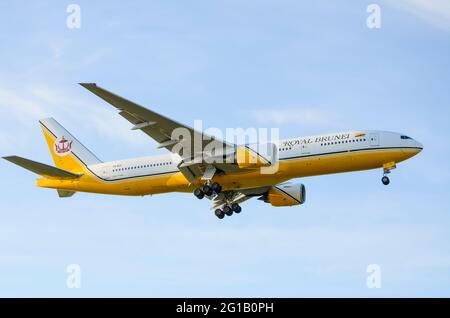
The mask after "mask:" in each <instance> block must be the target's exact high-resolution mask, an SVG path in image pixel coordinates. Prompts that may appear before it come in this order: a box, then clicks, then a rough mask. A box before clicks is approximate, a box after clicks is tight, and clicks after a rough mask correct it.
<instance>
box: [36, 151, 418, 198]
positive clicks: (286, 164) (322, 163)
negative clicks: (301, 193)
mask: <svg viewBox="0 0 450 318" xmlns="http://www.w3.org/2000/svg"><path fill="white" fill-rule="evenodd" d="M419 151H420V149H418V148H411V147H405V148H403V147H390V148H381V147H380V148H372V149H361V150H348V151H339V152H336V153H326V154H313V155H305V156H297V157H294V158H280V160H279V161H278V167H276V169H275V170H276V171H275V172H273V173H270V174H263V173H261V171H260V170H259V169H255V170H252V171H249V172H240V173H231V174H230V173H229V174H224V175H217V176H215V177H214V179H213V181H216V182H218V183H220V184H221V185H222V188H223V189H224V190H234V189H244V188H254V187H261V186H270V185H276V184H278V183H280V182H284V181H287V180H289V179H292V178H301V177H308V176H316V175H324V174H332V173H341V172H350V171H358V170H367V169H375V168H381V167H383V166H384V165H386V164H388V163H392V164H395V163H398V162H401V161H404V160H406V159H408V158H410V157H412V156H414V155H415V154H417V153H418V152H419ZM81 169H82V171H78V172H80V173H83V176H81V177H80V178H78V179H68V180H56V179H47V178H40V179H38V180H37V185H38V186H40V187H45V188H54V189H64V190H71V191H81V192H93V193H104V194H116V195H148V194H156V193H165V192H191V191H193V190H194V189H195V188H196V187H198V186H199V185H200V181H197V182H194V183H192V184H189V182H188V180H186V178H185V177H184V176H183V174H182V173H181V172H176V171H173V172H167V173H162V174H157V175H152V176H135V177H132V178H127V179H123V180H116V181H115V180H108V181H105V180H102V179H101V178H99V177H97V176H95V175H94V174H92V173H91V171H90V170H89V169H88V167H84V166H82V167H81Z"/></svg>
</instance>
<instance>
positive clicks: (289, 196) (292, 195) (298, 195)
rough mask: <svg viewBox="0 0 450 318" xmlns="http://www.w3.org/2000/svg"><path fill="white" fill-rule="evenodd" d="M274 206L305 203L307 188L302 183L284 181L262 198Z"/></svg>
mask: <svg viewBox="0 0 450 318" xmlns="http://www.w3.org/2000/svg"><path fill="white" fill-rule="evenodd" d="M261 199H262V200H263V201H264V202H266V203H270V204H272V205H273V206H293V205H299V204H303V203H305V200H306V189H305V186H304V185H303V184H301V183H282V184H279V185H276V186H273V187H271V188H270V189H269V191H268V192H267V193H266V194H264V196H263V197H262V198H261Z"/></svg>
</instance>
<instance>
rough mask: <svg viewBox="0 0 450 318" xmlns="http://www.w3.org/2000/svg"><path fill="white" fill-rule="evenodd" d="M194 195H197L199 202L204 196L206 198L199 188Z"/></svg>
mask: <svg viewBox="0 0 450 318" xmlns="http://www.w3.org/2000/svg"><path fill="white" fill-rule="evenodd" d="M194 195H195V196H196V197H197V198H198V199H199V200H201V199H203V198H204V196H205V194H204V193H203V191H202V189H200V188H197V189H195V190H194Z"/></svg>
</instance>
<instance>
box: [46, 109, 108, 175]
mask: <svg viewBox="0 0 450 318" xmlns="http://www.w3.org/2000/svg"><path fill="white" fill-rule="evenodd" d="M39 123H40V124H41V127H42V132H43V133H44V137H45V140H46V141H47V145H48V149H49V150H50V153H51V155H52V158H53V161H54V162H55V165H56V167H58V168H61V169H64V170H67V171H71V172H75V173H83V172H86V170H87V169H86V166H89V165H93V164H98V163H101V161H100V160H99V159H98V158H97V157H96V156H95V155H94V154H93V153H92V152H90V151H89V150H88V149H87V148H86V147H84V146H83V145H82V144H81V143H80V142H79V141H78V140H77V139H76V138H75V137H73V136H72V135H71V134H70V133H69V132H68V131H67V130H66V129H64V127H63V126H61V125H60V124H59V123H58V122H57V121H56V120H55V119H53V118H45V119H41V120H40V121H39Z"/></svg>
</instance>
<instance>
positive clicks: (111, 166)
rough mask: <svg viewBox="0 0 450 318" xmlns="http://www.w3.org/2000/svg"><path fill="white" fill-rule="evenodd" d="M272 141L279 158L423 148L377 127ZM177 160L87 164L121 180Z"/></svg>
mask: <svg viewBox="0 0 450 318" xmlns="http://www.w3.org/2000/svg"><path fill="white" fill-rule="evenodd" d="M274 143H275V144H276V145H277V147H278V150H279V152H278V156H279V160H280V161H282V160H286V159H291V158H301V157H310V156H315V155H325V154H333V153H340V152H351V151H359V150H368V149H394V148H416V149H419V150H420V149H422V148H423V146H422V144H421V143H419V142H418V141H416V140H414V139H412V138H410V137H408V136H406V135H404V134H400V133H394V132H388V131H376V130H365V131H352V132H342V133H332V134H325V135H316V136H307V137H297V138H291V139H284V140H280V141H275V142H274ZM180 161H181V158H180V157H179V156H177V155H174V154H167V155H160V156H149V157H141V158H133V159H125V160H117V161H111V162H105V163H99V164H95V165H91V166H89V170H91V171H92V172H93V173H94V174H95V175H97V176H98V177H100V178H102V179H104V180H110V181H112V180H123V179H128V178H134V177H145V176H153V175H158V174H166V173H171V172H173V173H176V172H179V170H178V168H177V165H178V164H179V163H180Z"/></svg>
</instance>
